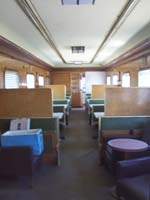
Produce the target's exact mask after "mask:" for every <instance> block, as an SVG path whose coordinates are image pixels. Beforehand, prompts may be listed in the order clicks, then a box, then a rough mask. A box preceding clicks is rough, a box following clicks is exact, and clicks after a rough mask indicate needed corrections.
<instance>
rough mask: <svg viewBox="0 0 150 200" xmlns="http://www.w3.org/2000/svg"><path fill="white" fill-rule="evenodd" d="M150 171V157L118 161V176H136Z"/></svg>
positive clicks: (119, 177)
mask: <svg viewBox="0 0 150 200" xmlns="http://www.w3.org/2000/svg"><path fill="white" fill-rule="evenodd" d="M148 173H150V157H143V158H136V159H129V160H123V161H118V162H117V178H118V179H121V178H126V177H134V176H139V175H142V174H148Z"/></svg>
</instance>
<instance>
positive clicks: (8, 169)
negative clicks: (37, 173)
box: [0, 146, 33, 176]
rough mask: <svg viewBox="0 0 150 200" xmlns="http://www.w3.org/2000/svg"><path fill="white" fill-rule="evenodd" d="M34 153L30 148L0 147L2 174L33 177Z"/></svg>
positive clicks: (0, 168)
mask: <svg viewBox="0 0 150 200" xmlns="http://www.w3.org/2000/svg"><path fill="white" fill-rule="evenodd" d="M32 172H33V153H32V148H31V147H30V146H14V147H0V174H1V175H11V174H13V175H17V176H19V175H22V176H31V175H32Z"/></svg>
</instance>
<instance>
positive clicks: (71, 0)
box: [61, 0, 95, 5]
mask: <svg viewBox="0 0 150 200" xmlns="http://www.w3.org/2000/svg"><path fill="white" fill-rule="evenodd" d="M61 2H62V5H81V4H91V5H94V4H95V0H61Z"/></svg>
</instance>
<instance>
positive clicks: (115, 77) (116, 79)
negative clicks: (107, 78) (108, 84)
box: [112, 75, 118, 85]
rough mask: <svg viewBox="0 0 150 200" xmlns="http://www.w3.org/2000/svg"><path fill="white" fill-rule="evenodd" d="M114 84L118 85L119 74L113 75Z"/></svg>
mask: <svg viewBox="0 0 150 200" xmlns="http://www.w3.org/2000/svg"><path fill="white" fill-rule="evenodd" d="M112 84H113V85H118V75H113V77H112Z"/></svg>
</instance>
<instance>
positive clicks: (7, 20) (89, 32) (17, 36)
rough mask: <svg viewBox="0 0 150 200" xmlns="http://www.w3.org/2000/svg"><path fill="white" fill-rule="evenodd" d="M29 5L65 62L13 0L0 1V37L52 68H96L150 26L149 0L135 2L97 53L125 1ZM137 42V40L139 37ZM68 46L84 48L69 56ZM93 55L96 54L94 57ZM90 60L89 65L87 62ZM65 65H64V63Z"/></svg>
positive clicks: (56, 0)
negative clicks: (145, 27)
mask: <svg viewBox="0 0 150 200" xmlns="http://www.w3.org/2000/svg"><path fill="white" fill-rule="evenodd" d="M26 1H27V2H29V3H32V6H33V7H32V8H34V10H36V13H38V15H39V17H40V19H42V21H43V22H44V24H45V27H46V28H47V30H48V33H49V35H50V37H51V39H52V40H53V42H54V44H55V45H56V47H57V49H58V51H59V53H60V54H61V55H62V57H63V58H64V60H65V61H66V63H63V61H62V59H61V58H60V56H59V55H58V53H57V52H56V51H55V49H53V48H52V47H51V46H50V45H49V43H48V42H47V41H46V40H45V39H44V38H43V36H42V35H41V34H40V32H39V31H38V30H37V28H36V27H35V25H34V24H33V23H32V22H31V21H30V20H29V18H28V17H27V16H26V15H25V13H24V12H23V11H22V9H21V8H20V7H19V6H18V4H17V3H16V1H15V0H11V1H10V0H0V34H1V35H2V36H4V37H6V38H7V39H9V40H11V41H12V42H14V43H16V44H17V45H19V46H21V47H23V48H24V49H26V50H28V51H29V52H31V53H32V54H34V55H35V56H37V57H39V58H41V59H42V60H44V61H45V62H47V63H49V64H50V65H52V66H54V67H76V66H78V65H74V64H73V61H82V62H83V63H87V64H82V65H80V66H85V67H98V66H100V65H103V64H104V63H107V60H111V57H113V54H114V53H115V52H116V51H118V49H119V48H122V47H124V45H125V44H126V43H127V42H128V41H129V40H130V39H131V38H132V37H133V36H134V35H135V34H137V32H139V31H140V30H141V29H142V28H143V27H144V26H145V25H148V24H149V23H150V11H149V9H150V0H135V1H134V2H135V4H133V5H134V7H133V6H131V8H130V9H129V11H128V12H127V13H126V15H125V16H124V17H123V18H122V20H121V21H120V23H119V24H118V25H117V27H116V29H115V31H113V32H112V34H111V35H110V37H109V38H108V40H107V42H106V44H105V45H104V46H103V47H102V48H101V49H100V51H99V52H97V50H98V48H99V46H100V45H101V44H102V42H103V40H104V39H105V37H106V35H107V34H108V32H109V30H110V28H111V26H112V24H113V23H114V22H115V20H116V19H117V17H118V15H119V14H120V12H121V10H122V9H123V7H124V6H125V4H126V3H127V2H128V1H127V0H95V5H80V6H79V5H62V4H61V0H26ZM139 42H140V38H139ZM71 46H85V53H84V54H72V52H71V48H70V47H71ZM96 52H97V55H96V56H94V55H95V54H96ZM91 61H92V63H90V62H91ZM67 63H68V64H67Z"/></svg>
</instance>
